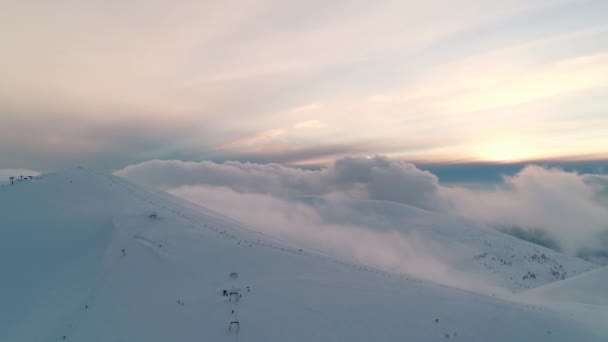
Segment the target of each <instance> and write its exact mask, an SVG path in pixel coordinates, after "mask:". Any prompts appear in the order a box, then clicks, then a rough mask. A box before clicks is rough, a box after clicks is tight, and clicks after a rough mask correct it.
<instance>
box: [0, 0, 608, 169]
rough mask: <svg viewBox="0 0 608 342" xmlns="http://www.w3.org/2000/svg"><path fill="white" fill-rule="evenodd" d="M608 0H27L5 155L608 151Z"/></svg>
mask: <svg viewBox="0 0 608 342" xmlns="http://www.w3.org/2000/svg"><path fill="white" fill-rule="evenodd" d="M607 18H608V1H604V0H597V1H585V0H576V1H567V0H561V1H560V0H557V1H545V0H538V1H529V0H526V1H519V0H506V1H486V0H461V1H434V0H430V1H409V0H398V1H357V0H350V1H342V0H337V1H317V0H311V1H284V0H281V1H278V0H252V1H248V0H238V1H231V0H227V1H200V0H199V1H169V0H145V1H144V0H141V1H140V0H122V1H114V0H110V1H108V0H104V1H101V0H89V1H82V0H72V1H69V0H56V1H42V0H39V1H36V0H29V1H28V0H25V1H12V2H6V3H5V4H3V5H2V10H1V11H0V75H1V77H0V119H1V122H0V168H31V169H36V170H50V169H57V168H64V167H70V166H75V165H85V166H90V167H96V168H104V169H118V168H121V167H124V166H125V165H128V164H132V163H137V162H142V161H146V160H151V159H180V160H187V161H188V160H216V161H223V160H238V161H253V162H263V163H266V162H277V163H281V164H285V165H295V166H309V165H324V164H326V163H328V162H330V161H332V160H334V159H336V158H339V157H342V156H345V155H376V154H379V155H386V156H389V157H391V158H396V159H403V160H409V161H414V162H418V163H454V162H457V163H484V162H487V163H491V162H509V163H519V162H522V161H523V162H525V161H529V160H590V159H594V160H598V159H599V160H602V159H608V20H607Z"/></svg>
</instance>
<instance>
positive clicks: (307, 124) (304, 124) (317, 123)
mask: <svg viewBox="0 0 608 342" xmlns="http://www.w3.org/2000/svg"><path fill="white" fill-rule="evenodd" d="M293 127H294V128H296V129H306V128H308V129H318V128H323V127H327V124H326V123H325V122H323V121H321V120H306V121H300V122H296V124H295V125H293Z"/></svg>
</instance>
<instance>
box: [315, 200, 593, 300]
mask: <svg viewBox="0 0 608 342" xmlns="http://www.w3.org/2000/svg"><path fill="white" fill-rule="evenodd" d="M303 200H304V201H306V202H307V203H308V204H309V205H313V206H315V207H317V208H319V209H320V210H322V212H323V216H324V217H325V218H326V219H327V220H329V221H330V222H333V223H350V224H358V225H362V226H365V227H369V228H373V229H376V230H381V231H390V230H397V231H399V232H400V233H403V234H406V235H413V236H415V237H417V238H418V239H419V240H423V241H432V242H434V244H435V245H438V246H440V247H439V249H441V253H435V255H434V257H435V258H437V259H439V260H440V261H441V262H442V263H445V264H447V265H450V267H451V268H452V269H453V270H455V271H458V272H461V273H463V274H466V275H469V276H471V277H473V276H474V277H476V278H477V279H479V280H481V281H484V282H486V283H487V284H491V285H494V286H497V287H499V288H504V289H507V290H509V291H512V292H520V291H524V290H527V289H530V288H534V287H537V286H542V285H545V284H549V283H551V282H554V281H557V280H562V279H565V278H568V277H571V276H574V275H577V274H580V273H583V272H587V271H589V270H591V269H594V268H597V267H599V266H598V265H595V264H592V263H590V262H587V261H585V260H582V259H579V258H576V257H571V256H568V255H565V254H561V253H558V252H556V251H554V250H551V249H548V248H545V247H542V246H539V245H536V244H533V243H530V242H527V241H523V240H520V239H517V238H515V237H513V236H510V235H507V234H504V233H502V232H499V231H496V230H495V229H491V228H489V227H485V226H482V225H480V224H477V223H474V222H471V221H469V220H466V219H464V218H461V217H458V216H454V215H449V214H443V213H437V212H432V211H427V210H423V209H419V208H415V207H412V206H408V205H404V204H399V203H395V202H386V201H361V200H346V201H343V202H326V201H323V200H322V199H318V198H305V199H303ZM336 203H338V204H336ZM345 211H346V212H345ZM349 212H350V213H351V214H349ZM345 218H347V220H348V218H350V221H348V222H344V220H345Z"/></svg>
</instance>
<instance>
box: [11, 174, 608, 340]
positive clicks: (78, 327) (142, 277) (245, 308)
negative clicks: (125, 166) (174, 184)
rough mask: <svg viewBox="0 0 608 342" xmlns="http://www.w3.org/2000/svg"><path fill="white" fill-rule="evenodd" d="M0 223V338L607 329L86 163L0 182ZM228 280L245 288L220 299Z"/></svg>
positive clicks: (546, 336)
mask: <svg viewBox="0 0 608 342" xmlns="http://www.w3.org/2000/svg"><path fill="white" fill-rule="evenodd" d="M0 233H1V234H2V239H0V269H2V270H3V278H2V287H1V291H0V341H62V340H64V337H65V340H66V341H264V342H275V341H276V342H279V341H281V342H282V341H371V340H373V341H397V340H411V341H444V340H446V339H447V338H450V339H454V338H456V339H458V340H463V341H513V340H517V341H543V340H547V341H574V340H576V341H604V340H605V338H606V336H607V335H604V332H603V331H599V332H598V331H596V330H592V329H589V328H588V327H587V326H586V325H585V324H583V323H581V322H580V321H578V320H577V319H576V317H572V316H571V315H569V314H568V312H566V313H564V312H557V311H555V310H553V309H550V308H547V307H543V306H539V305H530V304H526V303H519V302H514V301H507V300H505V299H500V298H494V297H488V296H483V295H479V294H475V293H473V292H470V291H463V290H458V289H453V288H448V287H442V286H437V285H433V284H430V283H425V282H422V281H416V280H408V279H405V278H404V277H399V276H396V275H391V274H388V273H384V272H380V271H377V270H374V269H371V268H369V267H364V266H360V265H356V264H353V263H349V262H345V261H336V260H335V259H330V258H327V257H324V256H322V255H319V254H317V253H314V252H310V251H308V250H302V251H300V249H299V247H298V246H290V245H288V244H286V243H283V242H280V241H277V240H276V239H273V238H270V237H268V236H265V235H263V234H260V233H256V232H254V231H251V230H248V229H247V228H245V227H242V226H240V225H239V224H238V223H236V222H234V221H233V220H230V219H228V218H225V217H223V216H222V215H219V214H217V213H214V212H211V211H208V210H204V209H200V208H197V207H195V206H193V205H191V204H188V203H187V202H185V201H182V200H179V199H176V198H173V197H171V196H169V195H166V194H163V193H157V192H153V191H149V190H146V189H142V188H139V187H136V186H134V185H132V184H130V183H128V182H126V181H124V180H121V179H118V178H116V177H112V176H106V175H101V174H97V173H95V172H92V171H89V170H83V169H73V170H68V171H64V172H61V173H56V174H49V175H44V176H43V177H42V178H41V179H39V180H33V181H30V182H22V183H20V184H18V185H15V186H12V187H8V188H3V189H2V190H0ZM123 249H124V253H123V252H122V250H123ZM232 272H237V273H238V274H237V277H236V278H231V277H229V274H230V273H232ZM247 287H249V291H248V290H247ZM224 289H226V290H229V291H236V292H239V293H240V295H241V296H242V297H241V298H240V299H239V300H238V301H236V300H234V301H228V299H227V298H226V297H224V296H222V290H224ZM178 301H179V302H178ZM233 311H234V313H233ZM232 321H238V322H239V323H240V329H239V330H238V332H236V331H234V330H233V331H229V330H228V327H229V324H230V322H232Z"/></svg>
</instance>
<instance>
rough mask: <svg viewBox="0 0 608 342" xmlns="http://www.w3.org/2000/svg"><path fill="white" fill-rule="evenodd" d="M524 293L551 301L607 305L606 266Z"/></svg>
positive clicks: (607, 271)
mask: <svg viewBox="0 0 608 342" xmlns="http://www.w3.org/2000/svg"><path fill="white" fill-rule="evenodd" d="M525 295H526V296H533V297H537V298H542V299H545V300H547V301H551V302H570V303H581V304H586V305H597V306H605V307H608V267H602V268H600V269H596V270H593V271H590V272H587V273H584V274H581V275H579V276H576V277H572V278H570V279H566V280H562V281H558V282H554V283H552V284H549V285H545V286H542V287H539V288H536V289H533V290H530V291H528V292H527V293H525Z"/></svg>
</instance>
